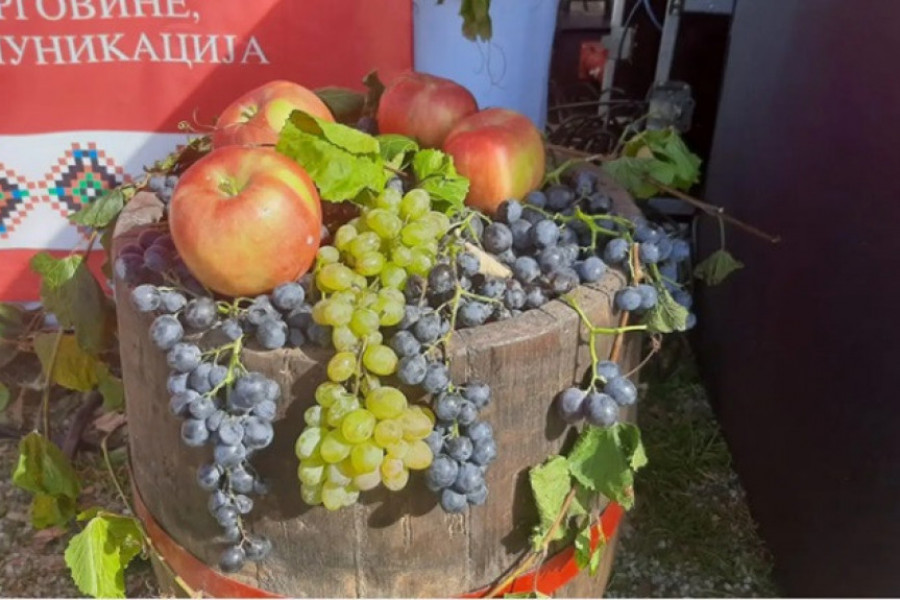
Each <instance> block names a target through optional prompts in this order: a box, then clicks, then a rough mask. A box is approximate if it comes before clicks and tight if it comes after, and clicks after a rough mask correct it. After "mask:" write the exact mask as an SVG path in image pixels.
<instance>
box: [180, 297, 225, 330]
mask: <svg viewBox="0 0 900 600" xmlns="http://www.w3.org/2000/svg"><path fill="white" fill-rule="evenodd" d="M216 311H217V309H216V302H215V301H214V300H213V299H212V298H195V299H194V300H191V301H190V302H188V303H187V306H185V307H184V312H183V313H182V317H183V318H184V322H185V324H186V325H187V326H188V327H190V328H191V329H194V330H197V331H205V330H207V329H209V328H210V327H212V326H213V324H214V323H215V322H216V318H217V312H216Z"/></svg>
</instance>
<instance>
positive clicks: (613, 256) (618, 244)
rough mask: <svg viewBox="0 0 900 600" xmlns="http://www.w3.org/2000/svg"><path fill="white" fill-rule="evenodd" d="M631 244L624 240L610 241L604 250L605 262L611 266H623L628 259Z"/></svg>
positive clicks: (614, 239)
mask: <svg viewBox="0 0 900 600" xmlns="http://www.w3.org/2000/svg"><path fill="white" fill-rule="evenodd" d="M628 250H629V244H628V240H626V239H624V238H613V239H611V240H609V242H608V243H607V244H606V247H605V248H604V249H603V260H604V261H605V262H606V263H607V264H610V265H617V264H621V263H622V262H624V261H625V260H626V259H627V258H628Z"/></svg>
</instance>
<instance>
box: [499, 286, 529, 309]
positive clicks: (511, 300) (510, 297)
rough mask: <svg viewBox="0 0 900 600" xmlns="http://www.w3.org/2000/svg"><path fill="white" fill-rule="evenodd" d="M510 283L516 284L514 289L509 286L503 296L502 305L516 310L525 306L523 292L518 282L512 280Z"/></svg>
mask: <svg viewBox="0 0 900 600" xmlns="http://www.w3.org/2000/svg"><path fill="white" fill-rule="evenodd" d="M511 283H515V284H517V285H516V287H513V286H509V287H508V288H507V290H506V292H504V294H503V304H505V305H506V307H507V308H509V309H518V308H522V307H523V306H525V290H524V289H523V288H522V286H521V284H519V282H518V281H516V280H515V279H513V280H512V281H511Z"/></svg>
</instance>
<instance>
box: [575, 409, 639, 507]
mask: <svg viewBox="0 0 900 600" xmlns="http://www.w3.org/2000/svg"><path fill="white" fill-rule="evenodd" d="M568 461H569V471H570V472H571V474H572V476H573V477H574V478H575V479H576V480H577V481H578V482H579V483H581V485H583V486H585V487H586V488H589V489H591V490H594V491H595V492H600V493H602V494H603V495H604V496H606V497H607V498H609V499H610V500H614V501H616V502H618V503H619V504H621V505H622V506H623V507H625V508H626V509H627V508H631V506H632V505H633V504H634V490H633V488H632V486H633V485H634V472H635V471H637V470H638V469H640V468H641V467H643V466H644V465H645V464H647V455H646V454H645V453H644V446H643V444H642V443H641V432H640V430H639V429H638V428H637V427H636V426H635V425H632V424H631V423H617V424H615V425H613V426H612V427H605V428H601V427H587V428H585V429H584V430H583V431H582V432H581V435H580V436H579V437H578V440H577V441H576V442H575V447H574V448H572V452H570V453H569V457H568Z"/></svg>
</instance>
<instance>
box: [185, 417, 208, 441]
mask: <svg viewBox="0 0 900 600" xmlns="http://www.w3.org/2000/svg"><path fill="white" fill-rule="evenodd" d="M208 439H209V430H208V429H207V428H206V423H205V422H204V421H203V420H201V419H187V420H185V421H184V422H183V423H182V424H181V441H182V442H184V443H185V444H186V445H188V446H191V447H197V446H202V445H203V444H205V443H206V440H208Z"/></svg>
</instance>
